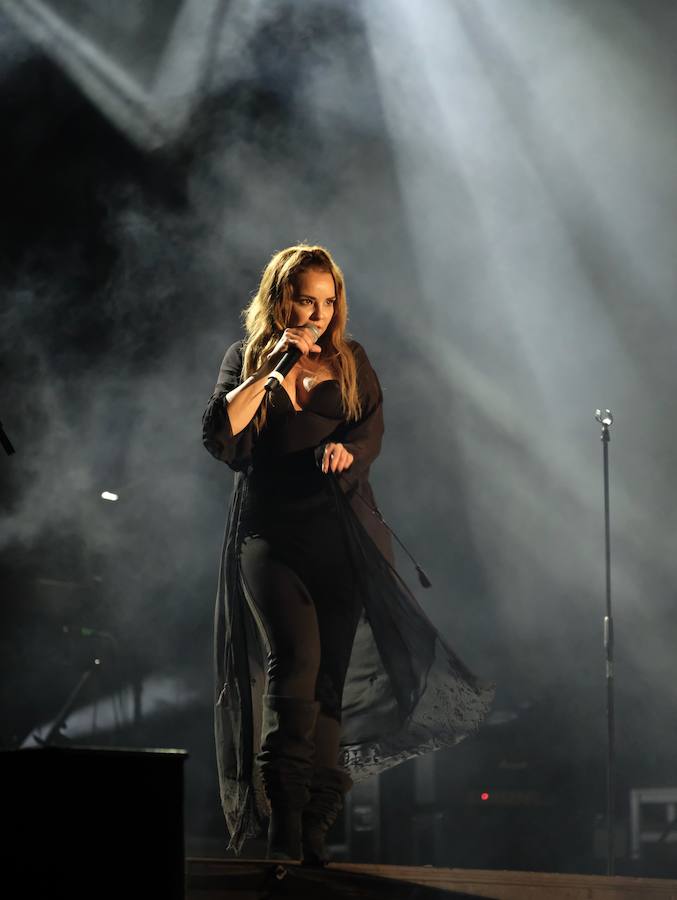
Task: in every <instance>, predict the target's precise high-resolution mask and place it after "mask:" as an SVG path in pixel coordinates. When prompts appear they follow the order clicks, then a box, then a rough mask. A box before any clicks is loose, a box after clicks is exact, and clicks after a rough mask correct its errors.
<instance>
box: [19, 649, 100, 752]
mask: <svg viewBox="0 0 677 900" xmlns="http://www.w3.org/2000/svg"><path fill="white" fill-rule="evenodd" d="M100 665H101V660H100V659H99V658H98V657H95V658H94V659H93V660H92V662H91V664H90V666H89V668H87V669H85V671H84V672H83V673H82V675H81V676H80V680H79V681H78V683H77V684H76V685H75V687H74V688H73V690H72V691H71V693H70V694H69V696H68V699H67V700H66V702H65V703H64V705H63V706H62V707H61V709H60V710H59V712H58V713H57V715H56V718H55V719H54V722H53V724H52V727H51V728H50V729H49V731H48V732H47V734H46V735H45V737H44V738H41V737H39V736H38V735H37V734H34V735H33V737H34V738H35V740H36V741H37V743H38V744H40V746H42V747H49V746H51V745H52V744H53V743H54V741H55V739H56V738H57V736H58V735H60V733H61V729H62V728H63V727H64V725H65V724H66V720H67V719H68V716H69V715H70V714H71V712H72V711H73V707H74V706H75V702H76V700H77V699H78V697H79V696H80V693H81V692H82V689H83V688H84V686H85V685H86V684H87V682H88V681H89V679H90V678H91V677H92V675H93V674H94V672H95V671H96V669H97V667H98V666H100Z"/></svg>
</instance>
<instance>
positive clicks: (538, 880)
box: [186, 859, 677, 900]
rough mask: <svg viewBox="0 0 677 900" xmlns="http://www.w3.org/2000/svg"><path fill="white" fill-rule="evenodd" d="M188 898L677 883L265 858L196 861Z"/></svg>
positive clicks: (393, 895) (648, 898)
mask: <svg viewBox="0 0 677 900" xmlns="http://www.w3.org/2000/svg"><path fill="white" fill-rule="evenodd" d="M186 870H187V889H186V900H217V898H223V900H255V898H256V900H257V898H259V897H260V898H263V897H270V898H273V897H287V898H296V897H298V898H306V897H308V898H312V900H334V898H342V897H346V898H348V897H350V898H355V900H367V898H369V900H380V898H383V900H405V898H407V900H414V898H415V900H426V898H430V900H433V898H439V900H442V898H443V897H449V898H464V897H465V898H468V897H482V898H484V900H489V898H493V900H551V898H552V900H677V881H674V880H668V879H662V878H660V879H658V878H626V877H614V878H607V877H606V876H603V875H558V874H555V873H549V872H513V871H490V870H482V869H434V868H432V867H427V866H426V867H416V866H381V865H370V864H362V863H360V864H358V863H334V864H332V865H330V866H328V867H327V869H325V870H316V869H304V868H303V867H301V866H299V865H295V864H290V865H287V866H277V865H276V864H275V863H268V862H265V861H264V860H217V859H188V860H187V865H186Z"/></svg>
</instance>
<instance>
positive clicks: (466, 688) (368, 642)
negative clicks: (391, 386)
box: [203, 342, 494, 853]
mask: <svg viewBox="0 0 677 900" xmlns="http://www.w3.org/2000/svg"><path fill="white" fill-rule="evenodd" d="M351 348H352V351H353V353H354V355H355V360H356V363H357V377H358V389H359V393H360V399H361V402H362V410H363V412H362V416H361V418H360V419H359V421H357V422H346V421H343V420H341V419H340V418H339V419H338V420H337V419H336V418H335V417H332V416H327V415H323V414H322V411H321V410H320V411H314V410H313V409H312V407H311V405H310V404H309V407H308V408H307V409H304V411H303V412H302V413H301V415H308V416H312V417H313V419H312V428H311V429H310V430H311V432H312V433H313V443H314V447H313V448H312V449H313V451H314V457H315V459H316V460H319V458H320V456H321V453H322V448H323V446H324V444H325V443H327V442H328V441H338V442H341V443H343V444H344V445H345V446H346V447H347V449H348V450H350V452H351V453H352V454H353V456H354V462H353V464H352V466H351V468H350V469H349V470H348V471H347V472H346V473H343V475H342V476H341V477H340V478H335V477H334V476H327V478H328V484H329V485H330V490H331V491H333V493H334V495H335V499H336V503H337V505H338V509H339V513H340V516H341V519H342V522H343V524H344V526H345V528H344V531H345V534H346V535H347V537H348V541H349V546H350V553H351V556H352V559H353V560H354V562H355V563H356V565H357V569H358V571H359V573H360V578H359V581H360V592H361V595H362V597H361V600H362V608H363V612H362V616H361V618H360V622H359V624H358V628H357V632H356V635H355V640H354V643H353V649H352V655H351V658H350V665H349V667H348V673H347V677H346V684H345V688H344V693H343V706H342V734H341V752H340V760H339V762H340V764H341V765H343V766H344V767H345V768H346V769H347V770H348V772H349V773H350V775H351V776H352V778H353V780H354V781H359V780H361V779H363V778H366V777H367V776H369V775H372V774H374V773H377V772H382V771H383V770H385V769H387V768H389V767H390V766H393V765H397V764H398V763H400V762H403V761H404V760H406V759H409V758H411V757H413V756H418V755H420V754H423V753H427V752H429V751H431V750H436V749H438V748H440V747H445V746H450V745H452V744H455V743H457V742H458V741H459V740H461V739H462V738H463V737H465V736H466V735H468V734H470V733H472V732H473V731H475V730H476V729H477V728H478V727H479V725H480V723H481V721H482V720H483V718H484V717H485V716H486V714H487V712H488V709H489V707H490V705H491V702H492V699H493V694H494V688H493V685H492V684H491V683H487V682H482V681H480V680H479V679H477V678H476V677H475V676H474V675H473V674H472V673H471V672H470V671H469V670H468V669H467V667H466V666H465V665H464V664H463V663H462V661H461V660H460V659H459V658H458V656H457V655H456V654H455V653H454V652H453V650H452V649H451V648H450V647H449V646H448V645H447V644H446V642H445V641H444V639H443V638H442V637H441V636H440V635H439V634H438V633H437V631H436V630H435V628H434V626H433V625H432V623H431V622H430V621H429V619H428V618H427V616H426V615H425V613H424V612H423V610H422V609H421V607H420V606H419V604H418V602H417V601H416V599H415V598H414V597H413V595H412V594H411V592H410V591H409V589H408V588H407V586H406V585H405V584H404V582H403V581H402V579H401V578H400V577H399V575H398V574H397V572H396V571H395V569H394V567H393V558H392V549H391V544H390V535H389V533H388V530H387V528H386V527H385V526H384V525H383V524H382V522H381V521H380V520H379V518H378V516H376V515H375V514H374V512H373V511H372V509H373V508H375V506H376V504H375V501H374V496H373V493H372V490H371V486H370V484H369V467H370V465H371V463H372V462H373V461H374V459H375V458H376V457H377V456H378V453H379V451H380V448H381V439H382V435H383V412H382V399H383V398H382V394H381V388H380V385H379V383H378V379H377V377H376V374H375V372H374V370H373V369H372V367H371V365H370V363H369V360H368V359H367V356H366V353H365V352H364V350H363V348H362V347H361V346H360V345H359V344H358V343H357V342H352V343H351ZM241 372H242V343H241V342H239V343H236V344H234V345H233V346H232V347H230V348H229V349H228V350H227V351H226V354H225V357H224V360H223V363H222V365H221V371H220V373H219V378H218V381H217V384H216V388H215V390H214V393H213V395H212V397H211V398H210V400H209V403H208V405H207V409H206V411H205V413H204V417H203V440H204V444H205V446H206V448H207V449H208V450H209V452H210V453H211V454H212V455H213V456H215V457H216V458H217V459H219V460H221V461H222V462H225V463H226V464H227V465H228V466H230V468H231V469H233V470H234V471H235V485H234V491H233V495H232V500H231V504H230V510H229V515H228V523H227V527H226V534H225V539H224V544H223V552H222V559H221V569H220V573H219V581H218V590H217V597H216V610H215V629H214V660H215V737H216V754H217V765H218V774H219V784H220V792H221V802H222V805H223V810H224V813H225V817H226V822H227V825H228V829H229V831H230V835H231V840H230V847H231V848H233V849H234V850H235V851H236V852H238V853H239V852H240V850H241V847H242V844H243V842H244V841H245V840H246V839H247V838H248V837H254V836H257V835H259V834H260V833H261V832H262V830H263V827H264V824H265V819H266V817H267V815H268V806H267V801H266V798H265V796H264V793H263V789H262V785H261V781H260V777H259V773H258V770H257V766H256V764H255V760H256V754H257V752H258V750H259V746H260V731H261V698H262V695H263V693H264V689H265V675H264V658H265V652H264V649H263V647H262V646H261V643H260V639H259V635H258V632H257V629H256V626H255V623H254V620H253V617H252V615H251V613H250V611H249V608H248V605H247V602H246V600H245V596H244V593H243V589H242V583H241V576H240V571H239V548H240V546H241V542H242V539H243V530H242V511H243V509H244V504H245V501H246V496H247V484H248V480H249V479H250V478H251V477H253V475H254V470H255V460H256V444H257V441H260V440H262V439H263V435H264V432H265V426H264V429H263V430H262V432H261V434H260V435H257V433H256V429H255V427H254V425H253V423H250V424H249V425H248V426H247V427H246V428H245V429H244V430H243V431H241V432H240V433H239V434H237V435H233V433H232V429H231V427H230V421H229V418H228V414H227V412H226V404H225V395H226V394H227V393H228V392H229V391H231V390H232V389H233V388H234V387H236V386H237V385H238V384H240V382H241ZM309 449H310V448H309Z"/></svg>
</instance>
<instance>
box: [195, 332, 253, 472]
mask: <svg viewBox="0 0 677 900" xmlns="http://www.w3.org/2000/svg"><path fill="white" fill-rule="evenodd" d="M257 375H258V373H257ZM241 377H242V341H238V342H237V343H236V344H233V345H232V346H231V347H229V348H228V349H227V350H226V355H225V356H224V357H223V362H222V363H221V369H220V371H219V377H218V379H217V382H216V387H215V388H214V393H213V394H212V396H211V397H210V399H209V402H208V403H207V408H206V410H205V412H204V415H203V417H202V442H203V443H204V445H205V447H206V448H207V450H208V451H209V452H210V453H211V454H212V456H215V457H216V459H219V460H221V461H222V462H225V463H226V464H227V465H229V466H230V467H231V468H232V469H235V470H242V469H246V468H247V465H248V464H249V460H250V458H251V452H252V447H253V443H254V437H255V434H254V426H253V418H254V414H255V413H256V410H257V409H258V408H259V406H260V405H261V401H262V399H263V394H264V389H263V384H264V382H263V375H261V377H260V378H258V379H257V378H255V377H252V378H248V379H247V380H246V381H245V382H243V383H242V384H240V378H241ZM259 390H260V393H259ZM257 394H258V396H257ZM229 398H233V399H234V405H231V402H230V400H229Z"/></svg>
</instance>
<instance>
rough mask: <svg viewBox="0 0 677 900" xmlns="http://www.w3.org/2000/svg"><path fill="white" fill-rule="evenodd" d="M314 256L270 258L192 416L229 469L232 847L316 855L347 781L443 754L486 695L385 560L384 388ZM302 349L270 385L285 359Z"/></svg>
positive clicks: (221, 746)
mask: <svg viewBox="0 0 677 900" xmlns="http://www.w3.org/2000/svg"><path fill="white" fill-rule="evenodd" d="M347 318H348V310H347V304H346V295H345V287H344V280H343V275H342V273H341V270H340V269H339V267H338V266H337V265H336V263H335V262H334V260H333V259H332V257H331V255H330V254H329V252H328V251H327V250H325V249H324V248H323V247H314V246H307V245H299V246H294V247H289V248H287V249H286V250H282V251H280V252H279V253H277V254H275V256H273V258H272V259H271V260H270V262H269V263H268V265H267V266H266V268H265V270H264V272H263V276H262V278H261V282H260V285H259V288H258V291H257V293H256V295H255V296H254V298H253V299H252V301H251V302H250V304H249V305H248V307H247V309H246V310H245V337H244V340H241V341H238V342H237V343H235V344H233V345H232V346H231V347H230V348H229V349H228V350H227V351H226V354H225V357H224V360H223V363H222V365H221V371H220V373H219V378H218V381H217V384H216V388H215V391H214V394H213V395H212V397H211V399H210V401H209V404H208V406H207V410H206V412H205V415H204V420H203V423H204V443H205V446H206V447H207V449H208V450H209V451H210V453H212V454H213V455H214V456H215V457H216V458H217V459H220V460H222V461H223V462H225V463H227V464H228V465H229V466H230V467H231V468H232V469H234V470H235V472H236V475H235V490H234V493H233V499H232V502H231V508H230V514H229V519H228V528H227V533H226V539H225V542H224V550H223V560H222V567H221V575H220V578H219V589H218V596H217V605H216V618H215V663H216V718H215V730H216V745H217V762H218V770H219V781H220V788H221V800H222V804H223V808H224V812H225V816H226V820H227V824H228V827H229V830H230V835H231V841H230V846H231V847H233V848H234V849H235V850H236V852H238V853H239V851H240V849H241V847H242V844H243V842H244V840H245V839H246V838H248V837H252V836H256V835H258V834H259V833H261V831H262V829H263V824H264V822H265V820H266V819H267V818H268V819H269V822H268V858H270V859H299V858H303V860H304V862H306V863H309V864H314V865H322V864H324V863H325V862H326V861H327V851H326V847H325V841H324V839H325V835H326V833H327V831H328V829H329V827H330V826H331V824H332V823H333V822H334V820H335V819H336V817H337V815H338V813H339V811H340V809H341V807H342V802H343V796H344V794H345V793H346V791H348V790H349V788H350V786H351V784H352V781H353V780H357V779H361V778H364V777H366V776H367V775H369V774H373V773H376V772H379V771H383V770H384V769H386V768H388V767H389V766H392V765H395V764H397V763H399V762H402V761H403V760H405V759H408V758H410V757H412V756H416V755H419V754H421V753H425V752H428V751H430V750H434V749H437V748H438V747H441V746H448V745H450V744H454V743H456V742H457V741H459V740H460V739H461V738H462V737H464V736H465V735H467V734H468V733H470V732H472V731H474V730H475V729H476V728H477V727H478V725H479V723H480V722H481V720H482V719H483V718H484V716H485V714H486V712H487V710H488V707H489V705H490V703H491V699H492V695H493V687H492V686H491V685H489V684H485V683H481V682H479V681H478V680H477V679H476V678H475V676H474V675H473V674H472V673H471V672H470V671H468V669H467V668H466V667H465V666H464V665H463V663H462V662H461V661H460V660H459V658H458V657H457V656H456V655H455V654H454V653H453V651H452V650H451V649H450V648H449V647H448V646H447V645H446V644H445V643H444V641H443V640H442V639H441V638H440V636H439V635H438V634H437V632H436V631H435V629H434V627H433V626H432V624H431V623H430V622H429V620H428V619H427V617H426V616H425V614H424V613H423V611H422V610H421V609H420V607H419V606H418V604H417V602H416V600H415V599H414V597H413V596H412V594H411V593H410V592H409V590H408V589H407V587H406V586H405V585H404V583H403V582H402V581H401V579H400V578H399V576H398V575H397V573H396V572H395V570H394V568H393V560H392V552H391V547H390V540H389V537H390V536H389V533H388V530H387V527H386V526H385V525H384V523H383V522H382V520H381V519H380V516H379V515H378V511H377V510H376V504H375V501H374V497H373V494H372V491H371V487H370V485H369V480H368V477H369V467H370V465H371V463H372V462H373V461H374V459H375V458H376V457H377V455H378V453H379V450H380V447H381V437H382V434H383V417H382V394H381V389H380V386H379V382H378V379H377V377H376V374H375V372H374V370H373V369H372V367H371V365H370V363H369V360H368V358H367V355H366V353H365V351H364V349H363V348H362V347H361V345H360V344H358V343H357V342H356V341H353V340H351V339H349V338H348V336H347V334H346V323H347ZM292 348H296V349H297V350H298V351H299V353H300V357H299V359H298V362H297V363H296V364H295V365H294V366H293V368H292V369H291V370H290V371H289V373H288V374H287V375H286V376H285V377H284V380H283V381H282V382H281V383H280V384H277V383H276V386H275V387H274V388H273V389H272V390H270V391H267V390H266V382H267V379H268V377H269V375H270V373H271V372H272V371H273V369H274V368H275V364H276V363H278V362H279V360H280V358H281V356H282V355H283V354H284V353H285V351H288V350H290V349H292Z"/></svg>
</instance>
